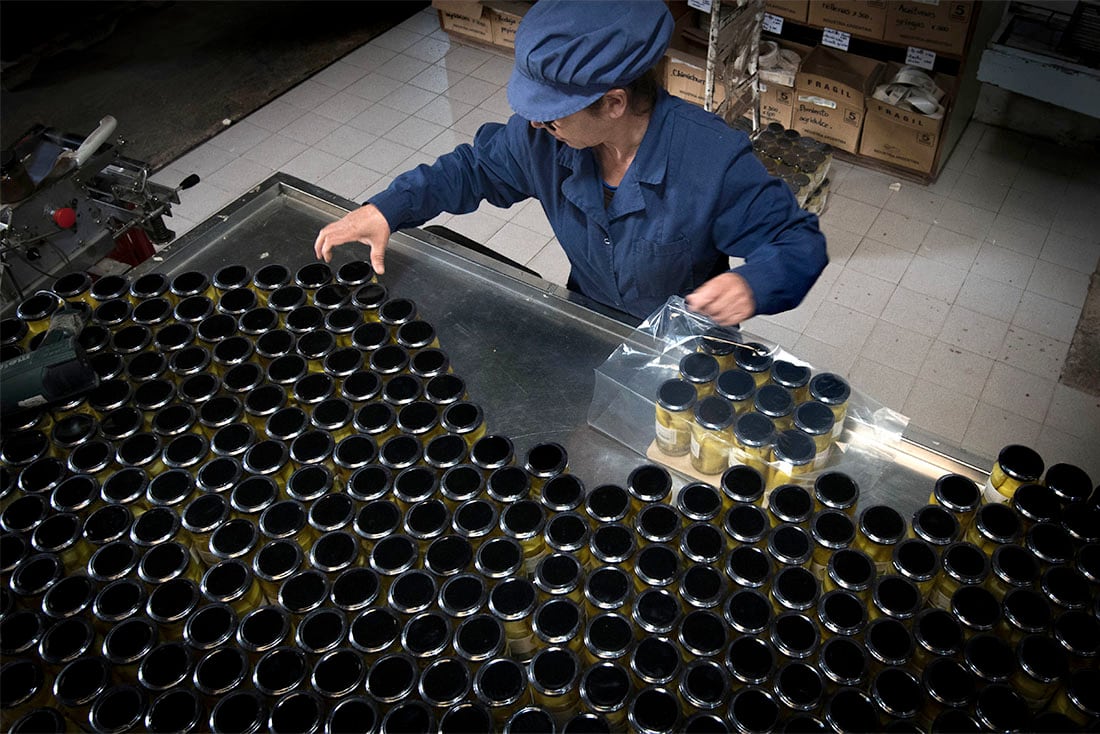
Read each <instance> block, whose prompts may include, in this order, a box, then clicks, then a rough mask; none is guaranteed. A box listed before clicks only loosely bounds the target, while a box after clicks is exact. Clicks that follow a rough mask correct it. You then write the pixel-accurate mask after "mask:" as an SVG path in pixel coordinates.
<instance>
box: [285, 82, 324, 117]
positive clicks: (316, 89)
mask: <svg viewBox="0 0 1100 734" xmlns="http://www.w3.org/2000/svg"><path fill="white" fill-rule="evenodd" d="M334 94H336V90H335V89H333V88H332V87H329V86H325V85H324V84H321V83H320V82H317V81H314V80H312V79H306V80H305V81H304V82H302V83H300V84H299V85H298V86H296V87H293V88H292V89H290V91H288V92H285V93H284V94H283V95H282V96H280V97H279V100H280V101H282V102H286V103H287V104H289V105H292V106H294V107H297V108H299V109H302V110H312V109H315V108H316V107H317V105H319V104H321V103H322V102H324V101H325V100H327V99H330V98H331V97H332V96H333V95H334Z"/></svg>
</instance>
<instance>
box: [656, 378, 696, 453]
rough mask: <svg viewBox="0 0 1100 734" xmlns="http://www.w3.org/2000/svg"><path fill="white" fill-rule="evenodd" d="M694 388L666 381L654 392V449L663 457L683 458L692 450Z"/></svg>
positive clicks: (685, 384) (677, 381) (678, 381)
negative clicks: (655, 407)
mask: <svg viewBox="0 0 1100 734" xmlns="http://www.w3.org/2000/svg"><path fill="white" fill-rule="evenodd" d="M695 402H696V394H695V388H694V387H693V386H692V385H691V384H690V383H688V382H685V381H684V380H678V379H672V380H666V381H665V382H663V383H662V384H661V386H660V387H659V388H658V389H657V420H656V424H655V428H656V435H657V449H658V450H659V451H660V452H661V453H662V454H664V455H666V456H683V455H684V454H686V453H687V452H688V451H690V450H691V420H692V416H693V412H692V409H693V408H694V407H695Z"/></svg>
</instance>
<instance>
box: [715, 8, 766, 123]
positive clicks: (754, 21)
mask: <svg viewBox="0 0 1100 734" xmlns="http://www.w3.org/2000/svg"><path fill="white" fill-rule="evenodd" d="M763 23H764V0H712V2H711V4H710V29H709V35H708V42H707V70H706V71H707V73H706V85H705V104H704V107H705V109H707V110H708V111H711V112H715V113H717V114H719V115H721V116H722V119H724V120H725V121H726V122H727V123H730V124H733V122H735V121H736V120H738V119H740V118H741V117H744V116H745V113H747V112H750V111H751V113H752V129H753V132H755V131H757V130H759V129H760V87H759V84H758V73H757V72H758V61H759V58H760V32H761V30H762V28H763ZM719 81H720V82H721V83H722V84H723V86H724V88H725V92H726V97H725V99H724V100H722V103H721V104H720V105H718V108H717V109H715V107H714V90H715V85H716V84H717V83H718V82H719Z"/></svg>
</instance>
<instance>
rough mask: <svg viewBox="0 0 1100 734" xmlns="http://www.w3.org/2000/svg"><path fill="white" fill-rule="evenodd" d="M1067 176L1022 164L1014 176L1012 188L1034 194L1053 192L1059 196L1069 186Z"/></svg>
mask: <svg viewBox="0 0 1100 734" xmlns="http://www.w3.org/2000/svg"><path fill="white" fill-rule="evenodd" d="M1069 180H1070V179H1069V176H1066V175H1064V174H1063V173H1061V172H1058V171H1051V170H1048V169H1046V168H1039V167H1037V166H1034V165H1031V164H1029V163H1024V164H1023V166H1021V167H1020V170H1019V172H1018V173H1017V174H1016V180H1015V181H1013V183H1012V187H1013V188H1015V189H1020V190H1021V191H1031V192H1034V193H1044V192H1048V191H1049V192H1054V193H1057V194H1061V193H1063V192H1064V191H1065V190H1066V187H1067V186H1069Z"/></svg>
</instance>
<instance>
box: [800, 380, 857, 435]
mask: <svg viewBox="0 0 1100 734" xmlns="http://www.w3.org/2000/svg"><path fill="white" fill-rule="evenodd" d="M851 396H852V388H851V386H850V385H849V384H848V381H847V380H845V379H844V378H843V377H841V376H840V375H837V374H834V373H832V372H819V373H818V374H816V375H814V376H813V377H811V378H810V398H811V399H813V400H817V401H819V402H822V403H825V405H828V406H829V407H830V408H831V409H832V411H833V416H834V417H835V418H836V423H835V424H834V425H833V437H834V438H835V437H837V436H838V435H840V432H841V430H843V428H844V417H845V416H846V415H847V414H848V398H850V397H851Z"/></svg>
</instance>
